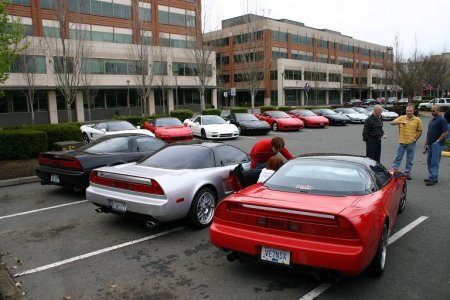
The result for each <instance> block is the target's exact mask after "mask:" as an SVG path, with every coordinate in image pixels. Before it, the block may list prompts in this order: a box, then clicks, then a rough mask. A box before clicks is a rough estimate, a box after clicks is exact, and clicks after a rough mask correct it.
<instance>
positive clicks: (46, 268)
mask: <svg viewBox="0 0 450 300" xmlns="http://www.w3.org/2000/svg"><path fill="white" fill-rule="evenodd" d="M186 228H187V227H186V226H182V227H177V228H174V229H170V230H166V231H162V232H159V233H156V234H152V235H149V236H146V237H143V238H140V239H137V240H133V241H129V242H126V243H122V244H118V245H115V246H111V247H107V248H103V249H100V250H97V251H93V252H89V253H86V254H82V255H78V256H75V257H72V258H68V259H65V260H61V261H58V262H55V263H52V264H48V265H45V266H41V267H38V268H34V269H30V270H27V271H23V272H19V273H16V274H13V277H20V276H24V275H29V274H33V273H37V272H40V271H45V270H48V269H52V268H56V267H59V266H62V265H65V264H68V263H71V262H74V261H78V260H82V259H86V258H89V257H92V256H96V255H100V254H103V253H106V252H110V251H114V250H117V249H121V248H124V247H128V246H131V245H135V244H139V243H142V242H145V241H149V240H152V239H155V238H158V237H160V236H164V235H167V234H169V233H172V232H177V231H180V230H183V229H186Z"/></svg>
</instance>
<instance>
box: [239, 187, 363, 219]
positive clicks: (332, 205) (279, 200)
mask: <svg viewBox="0 0 450 300" xmlns="http://www.w3.org/2000/svg"><path fill="white" fill-rule="evenodd" d="M363 197H364V196H340V197H335V196H322V195H308V194H300V193H290V192H281V191H275V190H269V189H268V188H266V187H265V186H263V185H260V184H256V185H253V186H251V187H249V188H247V189H244V190H242V191H241V192H239V193H237V194H235V196H234V197H233V198H232V199H233V201H238V202H244V203H247V204H252V205H262V206H269V207H276V208H283V209H292V210H305V211H313V212H323V213H328V214H333V215H337V214H339V213H340V212H341V211H343V210H344V209H345V208H347V207H349V206H352V205H354V204H355V203H357V202H358V201H359V200H361V199H362V198H363Z"/></svg>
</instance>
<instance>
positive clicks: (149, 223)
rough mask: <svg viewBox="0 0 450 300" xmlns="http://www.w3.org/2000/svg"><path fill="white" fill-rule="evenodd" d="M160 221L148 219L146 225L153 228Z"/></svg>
mask: <svg viewBox="0 0 450 300" xmlns="http://www.w3.org/2000/svg"><path fill="white" fill-rule="evenodd" d="M158 224H159V223H158V222H156V221H152V220H148V221H147V222H145V225H147V227H149V228H153V227H155V226H157V225H158Z"/></svg>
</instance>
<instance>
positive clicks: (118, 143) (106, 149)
mask: <svg viewBox="0 0 450 300" xmlns="http://www.w3.org/2000/svg"><path fill="white" fill-rule="evenodd" d="M130 145H131V141H130V138H129V137H118V138H114V139H105V140H101V141H100V142H97V143H93V144H87V145H86V146H84V147H83V148H81V150H83V151H85V152H89V153H115V152H130V149H131V147H130Z"/></svg>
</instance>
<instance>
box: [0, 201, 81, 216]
mask: <svg viewBox="0 0 450 300" xmlns="http://www.w3.org/2000/svg"><path fill="white" fill-rule="evenodd" d="M84 202H87V200H81V201H77V202H72V203H67V204H61V205H56V206H50V207H45V208H40V209H35V210H30V211H25V212H21V213H17V214H13V215H6V216H2V217H0V220H3V219H7V218H12V217H18V216H23V215H28V214H32V213H35V212H41V211H44V210H49V209H54V208H60V207H64V206H69V205H75V204H80V203H84Z"/></svg>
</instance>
